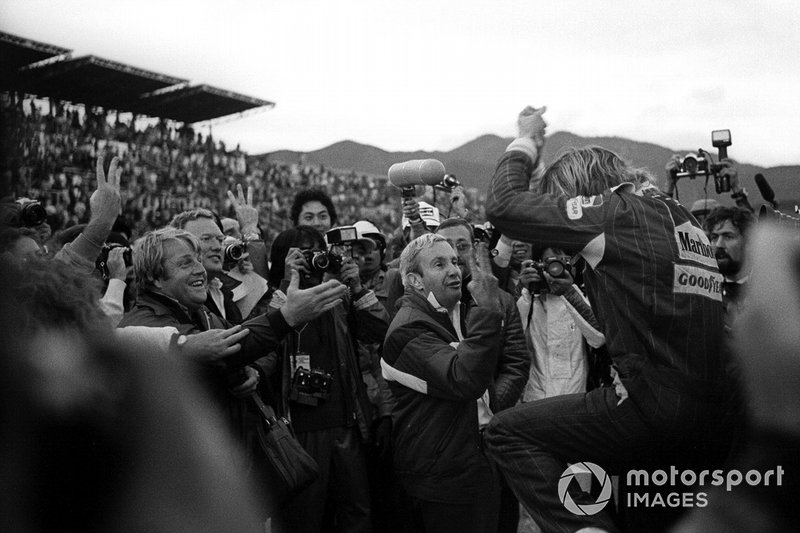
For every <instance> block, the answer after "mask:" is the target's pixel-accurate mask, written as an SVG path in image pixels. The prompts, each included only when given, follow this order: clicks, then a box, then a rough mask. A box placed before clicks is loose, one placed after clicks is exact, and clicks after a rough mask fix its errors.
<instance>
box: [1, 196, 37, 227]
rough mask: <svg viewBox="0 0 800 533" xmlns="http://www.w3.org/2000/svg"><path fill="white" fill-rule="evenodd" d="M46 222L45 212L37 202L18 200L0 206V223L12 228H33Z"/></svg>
mask: <svg viewBox="0 0 800 533" xmlns="http://www.w3.org/2000/svg"><path fill="white" fill-rule="evenodd" d="M46 220H47V211H45V209H44V207H43V206H42V204H41V203H40V202H39V201H38V200H31V199H29V198H18V199H16V200H14V201H13V202H9V203H7V204H6V203H5V202H4V203H3V204H2V205H0V223H1V224H2V225H7V226H10V227H12V228H34V227H36V226H38V225H39V224H42V223H43V222H45V221H46Z"/></svg>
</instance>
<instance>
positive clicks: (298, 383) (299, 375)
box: [289, 366, 333, 407]
mask: <svg viewBox="0 0 800 533" xmlns="http://www.w3.org/2000/svg"><path fill="white" fill-rule="evenodd" d="M332 381H333V376H332V375H331V374H329V373H328V372H325V371H324V370H321V369H319V368H312V369H311V370H308V369H307V368H304V367H302V366H301V367H298V368H297V370H295V372H294V378H292V389H291V391H289V399H290V400H291V401H293V402H297V403H299V404H303V405H310V406H312V407H316V406H317V405H319V404H320V403H321V402H324V401H327V400H329V399H330V397H331V382H332Z"/></svg>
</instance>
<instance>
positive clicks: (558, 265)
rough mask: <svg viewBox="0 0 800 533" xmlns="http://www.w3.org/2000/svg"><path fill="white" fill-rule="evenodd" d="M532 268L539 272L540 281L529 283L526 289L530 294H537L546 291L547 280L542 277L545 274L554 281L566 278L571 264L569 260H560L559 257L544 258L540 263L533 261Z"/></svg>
mask: <svg viewBox="0 0 800 533" xmlns="http://www.w3.org/2000/svg"><path fill="white" fill-rule="evenodd" d="M532 266H533V267H534V268H535V269H536V271H537V272H539V276H540V277H541V278H542V279H541V280H539V281H537V282H533V283H531V284H530V287H528V290H529V291H530V292H531V294H539V293H541V292H543V291H545V290H547V279H545V277H544V273H545V272H547V273H548V274H550V276H552V277H553V278H556V279H560V278H566V277H568V276H569V268H570V267H571V266H572V263H571V262H570V261H569V259H562V258H560V257H545V258H544V259H543V260H541V261H534V262H533V265H532Z"/></svg>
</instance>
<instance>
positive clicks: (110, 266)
mask: <svg viewBox="0 0 800 533" xmlns="http://www.w3.org/2000/svg"><path fill="white" fill-rule="evenodd" d="M94 266H95V268H96V269H97V270H98V271H99V272H100V275H101V276H102V277H103V281H105V280H108V279H111V278H115V279H121V280H122V281H125V278H126V277H127V273H128V270H129V269H130V268H131V267H133V253H132V252H131V249H130V248H129V247H127V246H122V245H121V244H117V243H113V242H112V243H107V244H104V245H103V247H102V248H101V249H100V255H99V256H98V257H97V260H96V261H95V264H94Z"/></svg>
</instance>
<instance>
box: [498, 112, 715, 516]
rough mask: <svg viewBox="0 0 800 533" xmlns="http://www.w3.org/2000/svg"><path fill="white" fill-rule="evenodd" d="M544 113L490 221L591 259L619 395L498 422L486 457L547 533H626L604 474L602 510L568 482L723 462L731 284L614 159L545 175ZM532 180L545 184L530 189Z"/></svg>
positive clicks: (502, 168) (639, 174)
mask: <svg viewBox="0 0 800 533" xmlns="http://www.w3.org/2000/svg"><path fill="white" fill-rule="evenodd" d="M543 111H544V108H542V109H539V110H536V109H534V108H531V107H528V108H526V109H525V110H523V111H522V112H521V113H520V116H519V123H518V124H519V128H520V135H519V138H517V139H516V140H514V141H513V142H512V143H511V144H510V145H509V147H508V149H507V150H506V152H505V154H504V155H503V156H502V157H501V159H500V161H499V163H498V166H497V170H496V171H495V175H494V178H493V179H492V181H491V184H490V186H489V190H488V195H487V204H486V213H487V216H488V218H489V220H490V221H491V222H492V223H493V224H494V225H495V226H496V227H497V228H498V229H500V231H502V233H503V234H504V235H507V236H508V237H510V238H511V239H521V240H525V241H528V242H547V243H551V244H552V245H553V246H556V247H559V248H561V249H563V250H564V251H565V252H567V253H569V254H571V255H574V254H579V255H581V256H582V257H583V258H584V259H585V261H586V264H587V268H586V272H585V280H586V286H587V292H588V296H589V299H590V302H591V305H592V308H593V309H594V310H595V312H596V314H597V318H598V320H599V321H600V323H601V329H602V331H603V333H604V334H605V337H606V340H607V346H608V351H609V354H610V355H611V357H612V359H613V362H614V366H615V368H616V370H617V373H618V376H619V379H618V380H617V381H616V383H617V386H616V389H613V388H599V389H595V390H593V391H591V392H588V393H582V394H570V395H565V396H558V397H554V398H547V399H544V400H541V401H537V402H531V403H526V404H523V405H520V406H518V407H516V408H513V409H510V410H507V411H504V412H501V413H498V414H497V415H495V417H494V419H493V421H492V422H491V423H490V424H489V427H488V428H487V429H486V432H485V438H486V444H487V451H488V453H489V455H490V457H492V459H494V460H495V461H496V462H497V463H498V465H499V466H500V468H501V469H502V470H503V472H504V474H505V475H506V477H507V479H508V481H509V484H510V485H511V487H512V489H513V490H514V492H515V493H516V495H517V497H518V498H519V500H520V502H521V503H523V505H524V506H525V507H526V508H527V509H528V511H529V512H531V515H532V516H533V517H534V519H535V520H536V522H537V523H538V524H539V526H540V527H542V529H543V530H545V531H576V530H580V529H581V528H585V527H590V526H594V527H600V528H603V529H605V530H608V531H617V528H616V526H615V525H614V523H613V522H612V521H611V519H610V517H609V515H608V514H607V513H606V512H598V510H599V509H600V508H602V507H603V505H602V504H603V501H604V500H608V498H609V496H610V492H611V485H610V481H606V480H608V478H607V477H605V476H598V472H595V471H593V473H594V474H595V476H596V477H603V478H605V479H600V481H601V482H602V485H603V488H602V490H601V493H600V495H599V497H598V498H593V497H591V496H590V495H589V494H587V493H584V492H581V491H580V489H579V487H578V486H577V485H578V484H577V483H562V485H565V486H564V487H561V486H559V485H560V484H559V481H560V479H561V477H562V475H564V474H565V473H566V472H565V470H566V469H567V467H568V465H569V464H575V463H582V462H590V463H595V464H596V465H599V467H601V468H602V469H603V470H605V471H606V472H607V473H608V474H609V475H613V474H623V475H624V474H625V473H627V471H628V470H630V469H643V468H649V469H651V470H650V471H651V472H652V469H653V468H664V465H675V466H676V467H679V468H680V467H684V468H687V467H695V468H697V467H701V468H703V467H706V468H707V467H710V466H712V464H711V463H713V461H714V460H715V459H716V458H717V457H720V456H721V457H724V455H725V453H726V451H727V446H728V444H729V440H730V431H729V426H728V423H727V421H728V417H726V416H724V415H726V414H727V413H726V406H725V401H726V399H727V397H728V395H729V387H728V385H727V379H726V377H725V372H724V365H723V361H722V357H721V354H720V344H719V339H720V334H721V330H722V306H721V284H722V276H721V275H720V274H719V271H718V270H717V265H716V261H715V259H714V254H713V251H712V249H711V246H710V244H709V242H708V238H707V237H706V235H705V233H704V232H703V230H702V229H701V228H700V227H698V226H697V225H696V222H695V220H694V218H693V217H692V216H691V214H690V213H689V212H688V211H687V210H686V209H685V208H684V207H683V206H681V205H680V204H679V203H678V202H676V201H674V200H673V199H672V198H670V197H668V196H666V195H664V194H662V193H660V192H659V190H658V189H657V188H656V187H655V186H654V184H653V183H652V178H651V177H650V176H649V175H648V174H647V173H646V172H644V171H642V170H639V169H634V168H631V167H629V166H628V165H627V164H626V163H625V162H623V161H622V160H621V159H620V158H619V157H618V156H617V155H616V154H614V153H613V152H610V151H608V150H605V149H603V148H598V147H588V148H581V149H574V150H572V151H569V152H567V153H565V154H564V155H562V156H561V157H560V158H558V159H557V160H556V161H555V162H554V163H552V164H551V165H550V166H549V167H548V168H547V169H546V170H545V171H544V173H543V174H541V173H540V172H539V171H538V169H537V165H538V163H539V155H540V153H541V148H542V146H543V144H544V129H545V126H546V124H545V123H544V121H543V119H542V113H543ZM535 170H536V172H534V171H535ZM534 174H535V175H537V176H539V175H541V183H534V184H533V187H530V190H529V182H530V180H531V177H532V175H534ZM592 466H595V465H592ZM583 470H584V471H585V470H586V468H583ZM598 471H599V469H598ZM621 483H622V479H621ZM623 503H624V502H623ZM595 504H598V505H597V506H595V507H593V505H595ZM576 513H582V514H576ZM595 513H596V514H595ZM665 518H666V519H673V518H674V517H672V516H670V517H665ZM658 521H659V522H660V523H661V524H662V525H666V524H665V523H664V518H660V519H659V520H658Z"/></svg>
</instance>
